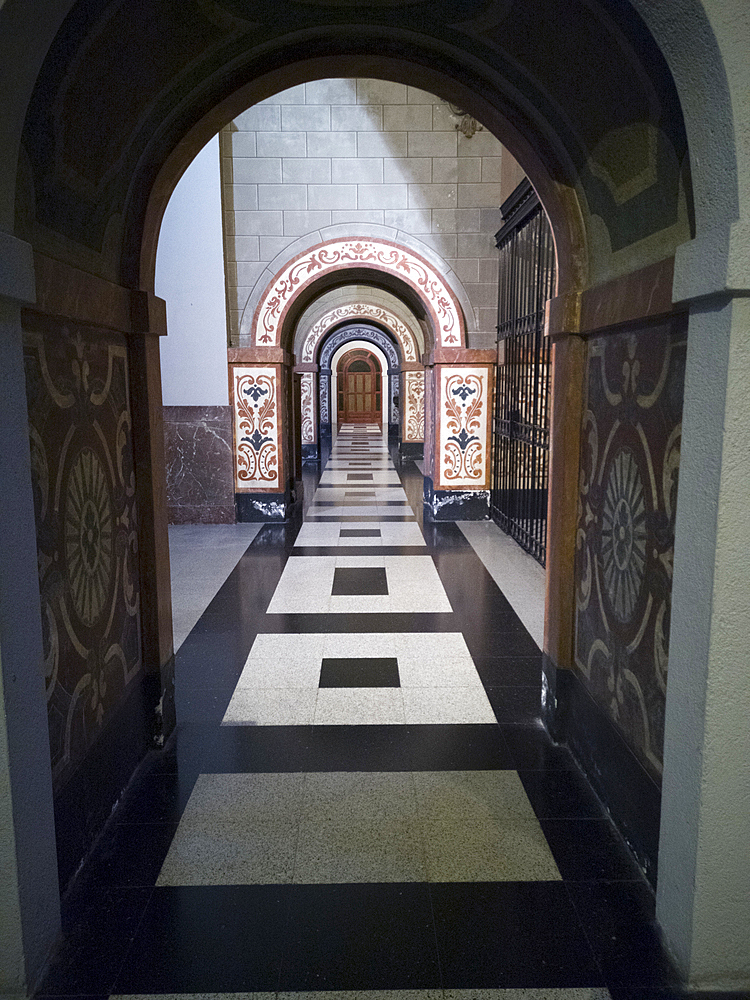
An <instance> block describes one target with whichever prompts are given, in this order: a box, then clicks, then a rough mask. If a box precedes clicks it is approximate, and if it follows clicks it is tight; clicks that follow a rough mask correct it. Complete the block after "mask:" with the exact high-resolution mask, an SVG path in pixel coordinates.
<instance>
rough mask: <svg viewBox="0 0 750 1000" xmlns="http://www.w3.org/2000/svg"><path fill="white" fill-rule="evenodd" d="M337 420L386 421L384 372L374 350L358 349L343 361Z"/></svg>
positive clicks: (354, 421) (338, 389) (339, 383)
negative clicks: (384, 410) (384, 417)
mask: <svg viewBox="0 0 750 1000" xmlns="http://www.w3.org/2000/svg"><path fill="white" fill-rule="evenodd" d="M336 374H337V379H338V385H337V391H336V420H337V424H338V426H339V428H340V427H341V425H342V424H377V425H378V427H382V421H383V373H382V371H381V368H380V362H379V361H378V359H377V358H376V357H375V355H374V354H373V353H372V352H371V351H365V350H363V349H361V348H355V349H354V350H352V351H348V352H347V353H346V354H345V355H344V356H343V357H342V358H341V360H340V361H339V363H338V370H337V373H336Z"/></svg>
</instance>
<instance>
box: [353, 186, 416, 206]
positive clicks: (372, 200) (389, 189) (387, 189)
mask: <svg viewBox="0 0 750 1000" xmlns="http://www.w3.org/2000/svg"><path fill="white" fill-rule="evenodd" d="M408 202H409V185H408V184H360V185H359V186H358V188H357V208H382V209H386V208H408Z"/></svg>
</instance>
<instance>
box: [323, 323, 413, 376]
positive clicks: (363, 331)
mask: <svg viewBox="0 0 750 1000" xmlns="http://www.w3.org/2000/svg"><path fill="white" fill-rule="evenodd" d="M363 340H364V341H367V342H368V343H371V344H374V345H375V346H377V347H379V348H380V350H381V351H382V352H383V354H384V355H385V357H386V358H387V359H388V366H389V369H398V367H399V356H398V351H397V349H396V345H395V344H394V343H393V341H392V340H391V339H390V337H389V336H388V334H386V333H383V331H382V330H378V329H376V328H375V327H371V326H359V325H351V326H350V325H347V326H344V327H341V328H340V329H338V330H334V331H333V332H332V333H331V334H330V335H329V336H328V337H327V338H326V340H325V343H324V344H323V347H322V349H321V352H320V366H321V368H330V367H331V361H332V359H333V355H334V354H335V353H336V352H337V351H338V350H339V348H341V347H344V346H346V344H347V343H348V342H349V341H363Z"/></svg>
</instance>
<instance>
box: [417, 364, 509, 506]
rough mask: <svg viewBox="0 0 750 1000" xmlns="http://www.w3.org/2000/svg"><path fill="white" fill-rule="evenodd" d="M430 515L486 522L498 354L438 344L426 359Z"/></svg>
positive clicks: (427, 499)
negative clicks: (444, 346) (427, 372)
mask: <svg viewBox="0 0 750 1000" xmlns="http://www.w3.org/2000/svg"><path fill="white" fill-rule="evenodd" d="M426 367H427V368H428V369H429V370H430V375H429V377H428V378H427V379H426V383H427V387H426V391H425V425H426V426H425V481H424V508H425V517H426V518H427V519H429V520H431V521H458V520H469V521H476V520H485V519H486V518H488V517H489V512H490V457H491V456H490V440H491V432H492V406H493V399H494V373H495V352H494V351H477V350H471V349H469V348H460V347H459V348H438V349H437V350H435V351H433V352H432V353H431V354H430V355H429V356H428V358H427V359H426Z"/></svg>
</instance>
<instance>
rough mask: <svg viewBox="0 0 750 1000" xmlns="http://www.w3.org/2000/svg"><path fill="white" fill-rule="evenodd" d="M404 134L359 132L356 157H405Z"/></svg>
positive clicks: (405, 144)
mask: <svg viewBox="0 0 750 1000" xmlns="http://www.w3.org/2000/svg"><path fill="white" fill-rule="evenodd" d="M406 137H407V133H406V132H360V133H359V134H358V135H357V154H356V155H357V156H383V157H386V156H406V147H407V141H406Z"/></svg>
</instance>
